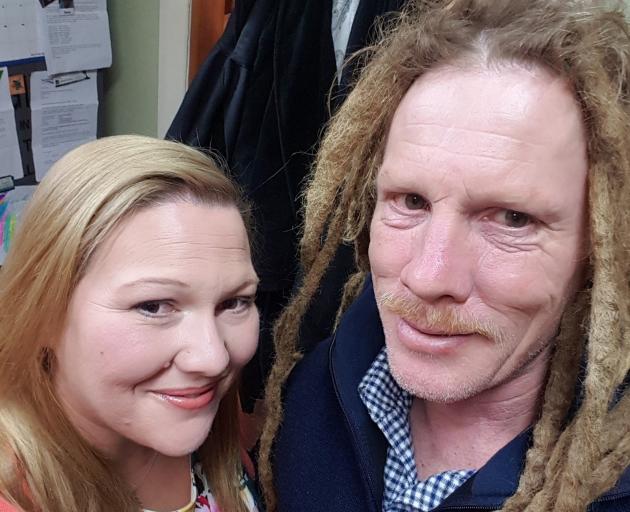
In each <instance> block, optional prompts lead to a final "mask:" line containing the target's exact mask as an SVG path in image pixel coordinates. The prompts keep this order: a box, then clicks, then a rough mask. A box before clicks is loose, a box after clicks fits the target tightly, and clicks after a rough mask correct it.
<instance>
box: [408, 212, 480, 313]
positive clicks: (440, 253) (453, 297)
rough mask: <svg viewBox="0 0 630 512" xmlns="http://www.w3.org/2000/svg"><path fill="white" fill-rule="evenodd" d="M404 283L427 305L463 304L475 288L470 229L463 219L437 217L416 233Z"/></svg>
mask: <svg viewBox="0 0 630 512" xmlns="http://www.w3.org/2000/svg"><path fill="white" fill-rule="evenodd" d="M413 237H414V238H413V240H412V242H411V247H410V248H409V249H410V257H409V260H408V262H407V264H406V265H405V266H404V267H403V270H402V273H401V276H400V278H401V281H402V284H403V285H404V286H406V287H407V288H408V289H409V291H411V292H412V293H413V294H414V295H415V296H417V297H419V298H421V299H423V300H424V301H425V302H427V303H435V302H438V301H443V300H445V301H451V302H458V303H463V302H465V301H466V299H467V298H468V297H469V296H470V294H471V292H472V288H473V285H474V275H473V268H474V257H475V256H474V250H473V247H472V246H471V233H470V227H469V226H468V225H467V224H466V222H465V221H463V220H461V219H456V218H453V217H450V218H444V219H443V218H440V217H439V216H436V215H433V216H432V217H431V218H430V219H429V220H428V221H427V223H426V224H424V225H423V226H421V227H419V229H418V230H417V231H416V233H414V235H413Z"/></svg>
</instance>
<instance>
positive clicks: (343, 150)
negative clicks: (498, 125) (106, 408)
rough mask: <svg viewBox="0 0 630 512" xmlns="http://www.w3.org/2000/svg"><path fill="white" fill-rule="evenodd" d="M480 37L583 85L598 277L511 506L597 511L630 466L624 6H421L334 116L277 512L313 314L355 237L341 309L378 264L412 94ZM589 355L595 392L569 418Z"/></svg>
mask: <svg viewBox="0 0 630 512" xmlns="http://www.w3.org/2000/svg"><path fill="white" fill-rule="evenodd" d="M481 41H482V42H483V47H484V51H486V50H487V53H488V56H489V58H490V59H491V60H494V61H520V62H523V61H525V62H533V63H537V64H539V65H543V66H545V67H547V68H550V69H552V70H553V71H555V72H556V73H557V74H558V75H559V76H561V77H563V78H565V79H566V80H567V81H568V82H569V83H570V84H571V85H572V87H573V89H574V91H575V96H576V98H577V100H578V102H579V103H580V105H581V107H582V111H583V115H584V124H585V129H586V136H587V141H588V157H589V185H588V186H589V210H590V232H589V237H590V244H591V251H590V261H589V273H590V277H591V279H590V285H589V286H588V287H587V288H586V289H585V290H583V291H581V292H579V293H578V294H577V295H576V298H575V300H574V302H573V303H572V304H570V305H569V306H568V307H567V309H566V311H565V314H564V316H563V319H562V322H561V329H560V333H559V335H558V339H557V343H556V350H555V353H554V355H553V358H552V361H551V365H550V369H549V375H548V381H547V385H546V389H545V394H544V400H543V405H542V408H541V411H540V416H539V419H538V421H537V423H536V425H535V428H534V434H533V444H532V447H531V448H530V450H529V451H528V453H527V457H526V465H525V469H524V471H523V473H522V476H521V479H520V482H519V487H518V489H517V491H516V493H515V494H514V496H512V497H511V498H510V499H509V500H508V501H507V502H506V503H505V505H504V507H503V510H504V511H506V512H517V511H518V512H522V511H536V512H545V511H566V510H570V511H577V510H585V509H586V507H587V505H588V504H589V503H590V502H592V501H593V500H594V499H595V498H596V497H598V496H599V495H601V494H602V493H603V492H605V491H606V490H608V489H610V488H611V487H612V486H613V485H614V484H615V482H616V480H617V479H618V478H619V476H620V474H621V473H622V472H623V470H624V469H625V468H626V467H628V465H629V464H630V422H628V420H627V418H628V417H630V393H625V394H624V395H622V397H621V398H620V400H619V401H618V402H617V403H616V404H614V406H613V396H614V394H615V391H616V390H618V389H619V387H620V385H621V384H622V383H623V381H624V379H625V378H626V377H627V375H628V372H629V369H630V256H629V250H630V247H629V246H630V225H629V224H630V140H628V139H629V137H628V136H626V133H629V131H630V105H629V101H630V97H629V94H630V92H629V90H628V87H629V83H630V80H629V78H630V71H629V69H630V66H629V64H630V36H629V29H628V26H627V24H626V21H625V18H624V15H623V6H622V4H615V5H607V4H606V3H605V2H598V1H595V0H592V1H586V0H415V1H413V0H412V1H411V3H410V5H409V7H408V8H407V9H406V10H405V11H403V12H402V13H401V14H400V15H399V16H398V18H397V20H395V22H394V23H391V24H390V25H389V26H385V27H383V28H382V33H381V37H380V38H379V42H378V43H376V44H375V45H374V46H373V47H371V48H369V49H368V50H367V51H366V52H364V56H365V55H367V57H369V59H367V58H366V62H367V64H366V66H365V67H364V69H363V71H362V74H361V76H360V78H359V79H358V81H357V83H356V86H355V88H354V90H353V92H352V93H351V94H350V96H349V97H348V99H347V100H346V102H345V103H344V104H343V105H342V107H341V108H340V110H339V111H338V113H337V114H336V115H335V116H334V118H333V119H332V121H331V123H330V126H329V128H328V130H327V132H326V135H325V137H324V140H323V142H322V146H321V148H320V151H319V154H318V157H317V161H316V163H315V167H314V173H313V176H312V178H311V182H310V184H309V186H308V188H307V193H306V207H305V223H304V233H303V238H302V240H301V262H302V265H303V267H304V269H305V271H306V274H305V277H304V281H303V284H302V286H301V288H300V289H299V290H298V292H297V294H296V295H295V297H294V298H293V300H292V301H291V303H290V304H289V306H288V307H287V309H286V310H285V311H284V313H283V314H282V316H281V317H280V319H279V320H278V322H277V324H276V329H275V334H276V350H277V360H276V363H275V365H274V367H273V369H272V371H271V375H270V378H269V382H268V387H267V395H266V402H267V409H268V411H269V416H268V419H267V423H266V425H265V428H264V430H263V435H262V438H261V480H262V484H263V489H264V493H265V496H266V500H267V504H268V507H269V510H271V511H273V510H274V509H275V506H276V500H275V494H274V492H273V482H272V467H271V449H272V445H273V439H274V436H275V434H276V432H277V430H278V428H279V426H280V423H281V420H282V414H283V412H282V400H281V390H282V387H283V385H284V382H285V381H286V379H287V378H288V376H289V373H290V372H291V370H292V368H293V367H294V365H295V363H296V362H297V361H299V359H300V357H301V354H300V352H299V351H298V349H297V344H296V338H297V335H298V330H299V325H300V320H301V318H302V316H303V315H304V313H305V311H306V309H307V307H308V305H309V303H310V301H311V299H312V298H313V296H314V294H315V293H316V291H317V288H318V286H319V284H320V281H321V279H322V277H323V275H324V273H325V270H326V268H327V266H328V265H329V264H330V262H331V260H332V258H333V256H334V254H335V251H336V250H337V249H338V247H339V246H340V245H341V244H342V243H352V244H353V245H354V248H355V255H356V270H357V273H356V274H355V275H354V276H352V277H351V278H350V280H349V281H348V283H347V285H346V288H345V293H344V300H343V301H342V308H343V307H344V306H345V305H347V304H348V303H349V302H350V300H351V299H352V298H353V297H354V296H355V295H356V293H357V291H358V289H359V288H360V284H361V282H362V280H363V277H364V276H365V274H366V272H368V271H369V262H368V258H367V247H368V242H369V224H370V220H371V215H372V212H373V210H374V204H375V195H374V180H375V177H376V174H377V172H378V168H379V165H380V162H381V159H382V154H383V148H384V144H385V138H386V136H387V131H388V127H389V125H390V124H391V120H392V117H393V114H394V111H395V110H396V108H397V106H398V104H399V103H400V101H401V100H402V97H403V96H404V95H405V93H406V92H407V90H408V88H409V87H410V86H411V84H412V83H413V82H414V81H415V80H416V79H417V78H418V77H419V76H421V75H422V74H424V73H425V72H426V71H427V70H429V69H431V68H433V67H435V66H436V65H438V64H443V63H449V62H453V61H457V60H459V61H462V60H463V61H464V62H465V61H466V60H467V59H474V58H476V57H477V56H478V55H479V53H480V42H481ZM368 60H369V62H368ZM585 340H586V341H585ZM581 360H583V361H585V363H586V373H585V377H584V381H583V382H582V386H581V387H582V394H583V396H582V397H581V402H580V405H579V407H578V409H577V412H576V413H575V414H574V416H573V418H572V420H571V421H570V422H569V423H568V424H567V423H566V421H567V416H568V413H569V410H570V407H571V405H572V404H573V403H574V402H575V400H576V398H577V397H576V396H575V389H576V381H577V379H578V370H579V366H580V361H581Z"/></svg>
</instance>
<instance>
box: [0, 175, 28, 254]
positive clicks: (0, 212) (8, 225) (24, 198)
mask: <svg viewBox="0 0 630 512" xmlns="http://www.w3.org/2000/svg"><path fill="white" fill-rule="evenodd" d="M34 191H35V187H34V186H28V187H15V189H13V190H11V191H9V192H3V193H1V194H0V265H2V264H4V260H5V259H6V256H7V252H8V251H9V247H10V246H11V242H12V241H13V238H14V236H15V230H16V228H17V226H18V224H19V223H20V220H21V217H22V213H23V212H24V208H25V207H26V205H27V204H28V201H29V200H30V198H31V196H32V195H33V192H34Z"/></svg>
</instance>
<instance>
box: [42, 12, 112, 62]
mask: <svg viewBox="0 0 630 512" xmlns="http://www.w3.org/2000/svg"><path fill="white" fill-rule="evenodd" d="M39 2H40V4H41V5H40V6H39V8H38V9H37V12H38V21H39V22H38V27H39V34H40V38H41V41H42V46H43V49H44V55H45V56H46V69H47V71H48V74H49V75H56V74H58V73H68V72H71V71H83V70H85V69H99V68H107V67H109V66H111V65H112V47H111V42H110V36H109V20H108V17H107V1H106V0H54V1H52V2H50V0H39Z"/></svg>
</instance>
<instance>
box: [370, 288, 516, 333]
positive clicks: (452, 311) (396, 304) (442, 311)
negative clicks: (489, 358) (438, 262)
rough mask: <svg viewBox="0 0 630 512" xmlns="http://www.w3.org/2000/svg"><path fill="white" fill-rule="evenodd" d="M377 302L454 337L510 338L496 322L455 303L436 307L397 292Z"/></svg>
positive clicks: (415, 322) (427, 327)
mask: <svg viewBox="0 0 630 512" xmlns="http://www.w3.org/2000/svg"><path fill="white" fill-rule="evenodd" d="M377 302H378V304H379V306H381V307H383V308H385V309H387V310H389V311H391V312H392V313H394V314H395V315H397V316H400V317H401V318H403V319H404V320H405V321H407V322H409V323H410V324H412V326H415V327H418V328H420V329H427V330H431V331H438V332H439V333H440V334H444V335H450V336H452V335H457V334H460V335H461V334H479V335H481V336H484V337H486V338H488V339H489V340H491V341H493V342H495V343H496V344H498V345H502V344H504V343H505V342H506V341H507V339H506V338H507V337H506V335H505V334H504V333H503V332H502V331H501V330H500V329H499V328H497V326H496V325H494V324H493V323H491V322H488V321H486V320H484V319H481V318H476V317H474V316H472V315H469V314H468V313H465V312H463V311H462V310H461V309H459V308H455V307H453V306H447V307H439V308H436V307H434V306H430V305H428V304H426V303H424V302H422V301H419V300H415V299H411V298H408V297H404V296H402V295H396V294H394V293H384V294H383V295H381V296H380V297H378V298H377Z"/></svg>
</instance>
